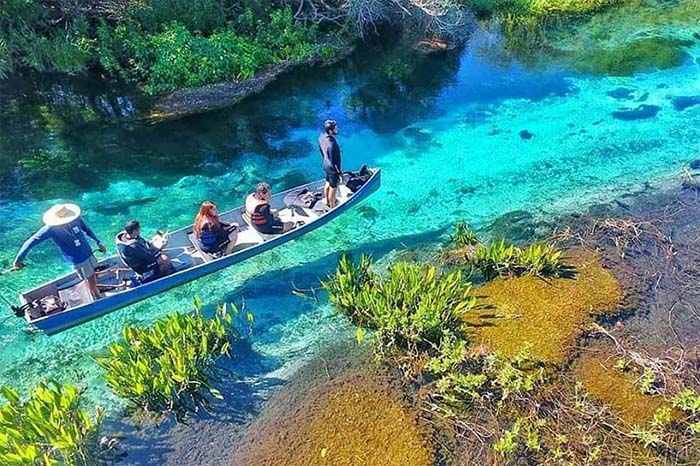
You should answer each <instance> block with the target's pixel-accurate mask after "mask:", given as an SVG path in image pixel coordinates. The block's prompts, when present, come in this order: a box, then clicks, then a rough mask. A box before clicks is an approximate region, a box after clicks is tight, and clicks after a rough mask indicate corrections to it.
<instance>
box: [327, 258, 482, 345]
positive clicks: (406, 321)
mask: <svg viewBox="0 0 700 466" xmlns="http://www.w3.org/2000/svg"><path fill="white" fill-rule="evenodd" d="M370 265H371V259H369V258H368V257H367V256H364V255H363V256H361V257H360V261H359V263H358V264H354V263H352V261H350V260H349V259H348V258H347V257H343V258H342V259H341V261H340V263H339V265H338V269H337V270H336V272H335V274H334V275H331V276H329V277H328V279H327V280H326V281H324V282H323V283H322V285H323V288H324V289H325V290H326V291H327V292H328V294H329V297H330V301H331V302H332V303H333V304H335V305H336V306H337V307H338V309H339V310H340V311H341V312H343V313H344V314H346V315H348V316H349V317H350V319H351V320H352V321H353V322H354V323H355V324H357V325H359V326H362V327H367V328H370V329H374V330H376V333H375V343H376V350H377V353H378V355H388V354H391V353H393V350H400V351H401V352H402V353H407V354H408V355H409V356H418V355H419V354H420V353H427V354H432V353H435V351H436V350H437V349H438V348H439V347H440V346H441V344H442V342H443V340H444V339H445V338H447V339H456V338H457V337H458V336H459V335H461V327H462V324H463V320H462V318H463V315H464V313H466V312H468V311H469V310H470V309H472V308H473V307H474V305H475V303H476V298H474V296H472V295H471V284H470V283H468V282H464V281H463V280H462V274H461V272H459V271H455V272H452V273H450V274H448V275H444V276H443V275H440V274H439V273H438V271H437V269H436V268H435V267H432V266H424V265H415V264H408V263H404V262H401V263H398V264H395V265H392V266H391V267H389V269H388V274H387V276H386V277H380V276H378V275H377V274H374V273H373V272H371V271H370V270H369V266H370Z"/></svg>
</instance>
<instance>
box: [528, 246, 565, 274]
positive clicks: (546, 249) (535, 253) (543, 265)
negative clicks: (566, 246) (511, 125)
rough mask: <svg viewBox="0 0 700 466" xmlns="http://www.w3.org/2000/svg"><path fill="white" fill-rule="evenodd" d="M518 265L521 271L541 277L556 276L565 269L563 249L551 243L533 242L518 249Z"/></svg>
mask: <svg viewBox="0 0 700 466" xmlns="http://www.w3.org/2000/svg"><path fill="white" fill-rule="evenodd" d="M518 265H519V267H520V269H521V273H525V274H530V275H538V276H541V277H556V276H559V275H560V274H561V272H562V270H563V266H564V264H563V263H562V261H561V251H559V250H557V249H556V248H555V247H554V246H551V245H549V244H538V243H536V244H531V245H529V246H528V247H527V248H525V249H522V250H518Z"/></svg>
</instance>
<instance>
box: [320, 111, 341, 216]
mask: <svg viewBox="0 0 700 466" xmlns="http://www.w3.org/2000/svg"><path fill="white" fill-rule="evenodd" d="M323 129H324V132H323V133H322V134H321V135H320V136H319V137H318V148H319V150H320V151H321V157H323V171H324V172H325V173H326V188H325V194H326V205H327V206H328V208H330V209H332V208H334V207H335V191H336V189H337V188H338V185H339V184H340V175H341V173H342V172H341V171H340V146H338V141H336V139H335V136H336V135H337V134H338V123H336V121H335V120H326V121H325V123H324V124H323Z"/></svg>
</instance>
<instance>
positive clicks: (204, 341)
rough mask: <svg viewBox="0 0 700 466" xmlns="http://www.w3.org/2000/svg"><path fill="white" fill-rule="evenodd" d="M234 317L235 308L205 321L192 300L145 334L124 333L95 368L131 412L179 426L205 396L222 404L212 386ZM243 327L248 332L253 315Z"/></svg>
mask: <svg viewBox="0 0 700 466" xmlns="http://www.w3.org/2000/svg"><path fill="white" fill-rule="evenodd" d="M239 315H240V313H239V311H238V309H237V308H236V307H235V306H231V308H230V309H229V308H228V307H227V306H220V307H219V308H218V309H217V312H216V315H215V316H214V317H213V318H211V319H207V318H205V317H204V316H203V315H202V314H201V303H200V302H199V301H198V300H195V312H193V313H191V314H182V313H175V314H173V315H171V316H168V317H165V318H163V319H160V320H159V321H157V322H156V323H155V324H154V325H153V326H152V327H149V328H145V329H141V328H136V327H128V326H127V327H125V328H124V331H123V340H122V341H120V342H117V343H115V344H113V345H112V346H111V347H110V348H109V350H108V352H107V354H106V355H103V356H99V357H97V363H98V364H99V366H100V367H102V368H103V369H104V370H105V374H104V378H105V381H106V382H107V385H109V387H110V388H111V389H112V390H113V391H114V393H116V394H117V395H118V396H120V397H122V398H125V399H127V400H128V401H129V403H130V407H129V410H130V411H131V412H134V413H138V414H144V415H161V414H163V413H168V412H173V413H175V415H176V418H177V419H178V420H183V419H185V418H186V415H187V414H188V413H190V412H197V411H198V410H199V409H200V408H203V409H205V410H208V409H209V405H210V402H209V396H211V397H214V398H217V399H221V398H223V396H222V394H221V393H220V392H219V391H218V390H217V389H216V388H215V387H214V385H213V382H214V381H215V380H216V373H217V370H216V361H217V360H218V359H219V358H220V357H222V356H228V355H230V352H229V351H230V347H231V343H232V341H234V340H235V339H236V338H237V337H238V336H239V334H240V332H239V331H236V329H235V327H236V326H235V323H234V319H235V318H237V317H238V316H239ZM245 322H246V323H245V325H247V326H248V327H249V326H250V325H251V324H252V315H250V314H247V315H246V317H245Z"/></svg>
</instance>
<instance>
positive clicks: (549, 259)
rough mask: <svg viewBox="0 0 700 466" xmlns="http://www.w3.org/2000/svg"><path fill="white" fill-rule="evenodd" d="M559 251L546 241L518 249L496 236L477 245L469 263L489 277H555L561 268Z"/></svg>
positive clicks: (562, 264)
mask: <svg viewBox="0 0 700 466" xmlns="http://www.w3.org/2000/svg"><path fill="white" fill-rule="evenodd" d="M561 254H562V253H561V251H559V250H558V249H556V248H555V247H554V246H551V245H548V244H539V243H536V244H531V245H529V246H528V247H526V248H525V249H520V248H518V247H516V246H515V245H512V244H508V243H507V242H506V240H505V239H500V240H498V241H492V242H491V243H489V244H486V245H482V244H479V245H478V246H477V247H476V250H475V252H474V256H473V258H472V259H471V262H472V265H473V266H474V267H475V268H476V269H478V270H480V271H481V272H482V273H483V274H484V276H485V277H486V278H487V279H489V280H490V279H492V278H495V277H498V276H501V277H507V276H511V277H515V276H521V275H535V276H540V277H557V276H559V275H560V274H561V272H562V271H563V268H564V263H563V262H562V260H561Z"/></svg>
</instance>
